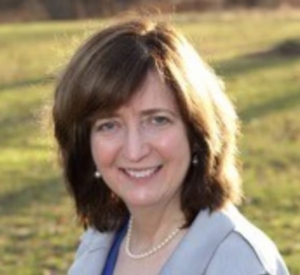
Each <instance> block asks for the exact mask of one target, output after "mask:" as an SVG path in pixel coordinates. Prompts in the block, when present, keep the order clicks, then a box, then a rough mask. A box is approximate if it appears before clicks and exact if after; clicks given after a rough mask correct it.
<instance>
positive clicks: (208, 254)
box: [68, 205, 289, 275]
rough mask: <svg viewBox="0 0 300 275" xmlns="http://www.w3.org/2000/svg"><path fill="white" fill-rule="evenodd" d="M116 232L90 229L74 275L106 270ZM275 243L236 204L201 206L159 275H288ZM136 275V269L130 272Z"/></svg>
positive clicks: (72, 270) (97, 274) (95, 274)
mask: <svg viewBox="0 0 300 275" xmlns="http://www.w3.org/2000/svg"><path fill="white" fill-rule="evenodd" d="M113 236H114V234H112V233H110V234H101V233H99V232H98V231H96V230H95V229H91V228H90V229H88V230H87V231H86V232H85V233H84V234H83V236H82V238H81V243H80V245H79V248H78V250H77V253H76V256H75V261H74V263H73V265H72V266H71V268H70V269H69V272H68V275H101V272H102V269H103V267H104V264H105V259H106V257H107V254H108V252H109V249H110V246H111V244H112V241H113ZM288 274H289V272H288V270H287V268H286V266H285V264H284V262H283V260H282V258H281V256H280V255H279V253H278V250H277V248H276V247H275V245H274V244H273V242H272V241H271V240H270V239H269V238H268V237H267V236H266V235H265V234H264V233H262V232H261V231H260V230H259V229H257V228H256V227H255V226H254V225H252V224H251V223H250V222H249V221H247V220H246V219H245V217H243V216H242V215H241V214H240V213H239V212H238V210H237V209H236V208H235V207H234V206H232V205H230V206H228V207H226V208H225V209H223V210H221V211H216V212H213V213H211V214H210V212H209V211H208V210H205V211H201V212H200V213H199V214H198V216H197V217H196V219H195V221H194V222H193V224H192V225H191V227H190V228H189V230H188V232H187V234H186V235H185V236H184V238H183V239H182V241H181V242H180V244H179V245H178V247H177V248H176V250H175V251H174V252H173V254H172V255H171V257H170V258H169V260H168V261H167V262H166V264H165V265H164V267H163V268H162V270H161V271H160V273H159V275H288ZM128 275H130V274H128Z"/></svg>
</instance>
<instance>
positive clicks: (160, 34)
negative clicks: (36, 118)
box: [53, 19, 288, 275]
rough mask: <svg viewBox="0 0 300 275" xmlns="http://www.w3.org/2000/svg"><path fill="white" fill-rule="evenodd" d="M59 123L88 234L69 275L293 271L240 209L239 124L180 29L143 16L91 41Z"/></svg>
mask: <svg viewBox="0 0 300 275" xmlns="http://www.w3.org/2000/svg"><path fill="white" fill-rule="evenodd" d="M53 116H54V126H55V136H56V139H57V141H58V144H59V148H60V152H61V156H62V166H63V170H64V175H65V179H66V183H67V186H68V189H69V190H70V191H71V194H72V195H73V197H74V200H75V203H76V209H77V213H78V216H79V218H80V220H81V222H82V224H83V226H84V227H85V228H86V229H87V230H86V232H85V233H84V234H83V236H82V238H81V243H80V246H79V248H78V251H77V254H76V257H75V261H74V263H73V265H72V266H71V268H70V270H69V274H70V275H77V274H78V275H79V274H80V275H83V274H86V275H99V274H105V275H107V274H115V275H123V274H126V275H128V274H130V275H132V274H149V275H154V274H162V275H167V274H172V275H186V274H191V275H193V274H195V275H200V274H206V275H220V274H223V275H243V274H245V275H262V274H269V275H284V274H288V271H287V269H286V267H285V264H284V263H283V261H282V258H281V257H280V255H279V253H278V251H277V249H276V247H275V246H274V244H273V243H272V242H271V241H270V240H269V239H268V238H267V237H266V236H265V235H264V234H263V233H262V232H261V231H259V230H258V229H257V228H255V227H254V226H253V225H252V224H250V223H249V222H248V221H247V220H246V219H245V218H244V217H243V216H242V215H241V214H240V213H239V212H238V210H237V209H236V208H235V207H234V206H233V204H234V203H238V201H239V200H240V196H241V191H240V185H239V175H238V172H237V169H236V165H235V153H236V134H237V116H236V113H235V111H234V108H233V106H232V104H231V102H230V101H229V99H228V98H227V96H226V95H225V93H224V91H223V86H222V83H221V82H220V80H219V79H218V78H217V77H216V76H215V74H214V73H213V72H212V70H211V69H210V68H209V67H208V66H207V65H206V64H205V63H204V62H203V61H202V60H201V59H200V57H199V56H198V55H197V53H196V51H195V50H194V49H193V48H192V47H191V45H190V44H189V43H188V42H187V41H186V39H185V38H184V37H182V36H181V35H180V34H179V33H178V32H177V31H176V30H174V29H172V28H171V27H170V26H168V25H167V24H164V23H154V22H151V21H149V20H146V19H137V20H131V21H125V22H122V23H119V24H116V25H113V26H110V27H108V28H106V29H104V30H102V31H100V32H98V33H96V34H95V35H93V36H92V37H91V38H90V39H89V40H88V41H87V42H86V43H85V44H84V45H83V46H82V47H81V48H80V49H79V50H78V51H77V53H76V54H75V55H74V57H73V58H72V59H71V61H70V63H69V65H68V67H67V68H66V70H65V72H64V74H63V75H62V77H61V79H60V80H59V83H58V85H57V87H56V92H55V100H54V107H53Z"/></svg>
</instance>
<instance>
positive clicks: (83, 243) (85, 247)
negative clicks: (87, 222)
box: [75, 227, 112, 258]
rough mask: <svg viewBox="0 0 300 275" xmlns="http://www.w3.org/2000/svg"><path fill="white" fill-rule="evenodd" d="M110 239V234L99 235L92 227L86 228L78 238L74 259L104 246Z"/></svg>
mask: <svg viewBox="0 0 300 275" xmlns="http://www.w3.org/2000/svg"><path fill="white" fill-rule="evenodd" d="M111 237H112V233H101V232H99V231H98V230H97V229H95V228H93V227H89V228H87V230H85V231H84V232H83V233H82V234H81V236H80V238H79V245H78V248H77V251H76V254H75V258H78V257H80V255H82V254H83V253H85V252H87V251H91V250H93V249H97V248H100V247H101V246H106V245H107V243H109V242H110V239H111Z"/></svg>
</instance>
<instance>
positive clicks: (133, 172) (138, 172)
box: [121, 165, 162, 179]
mask: <svg viewBox="0 0 300 275" xmlns="http://www.w3.org/2000/svg"><path fill="white" fill-rule="evenodd" d="M161 167H162V165H159V166H155V167H152V168H146V169H131V168H122V169H121V170H122V171H123V172H124V173H125V174H126V175H128V176H130V177H132V178H136V179H141V178H147V177H150V176H152V175H153V174H154V173H156V172H157V171H158V170H160V168H161Z"/></svg>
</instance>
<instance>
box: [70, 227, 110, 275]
mask: <svg viewBox="0 0 300 275" xmlns="http://www.w3.org/2000/svg"><path fill="white" fill-rule="evenodd" d="M113 237H114V234H113V233H108V234H101V233H99V232H98V231H97V230H95V229H88V231H87V232H85V233H84V236H83V238H82V243H81V244H80V247H79V249H78V252H77V255H76V257H75V258H76V260H75V262H74V263H73V265H72V266H71V268H70V269H69V272H68V275H99V274H101V273H102V270H103V268H104V265H105V261H106V257H107V255H108V252H109V249H110V247H111V244H112V242H113Z"/></svg>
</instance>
